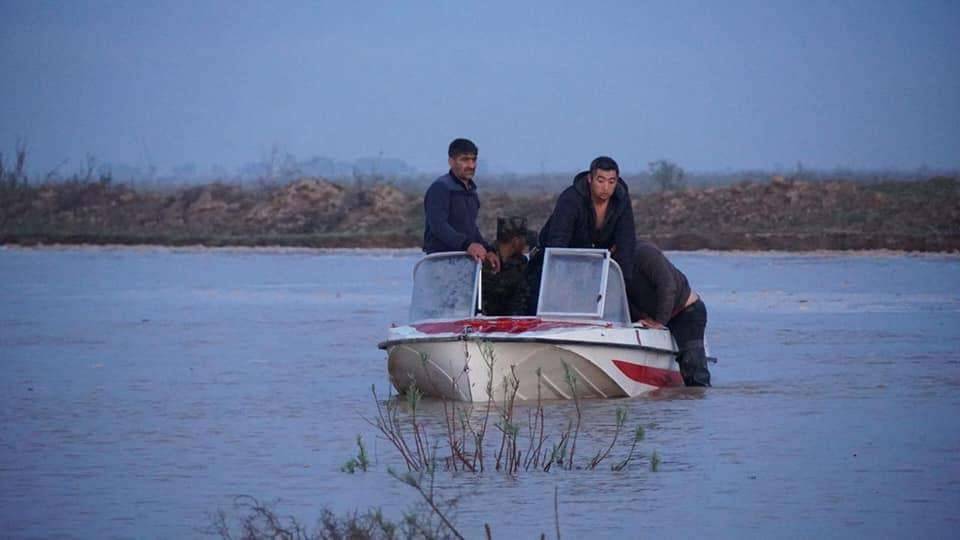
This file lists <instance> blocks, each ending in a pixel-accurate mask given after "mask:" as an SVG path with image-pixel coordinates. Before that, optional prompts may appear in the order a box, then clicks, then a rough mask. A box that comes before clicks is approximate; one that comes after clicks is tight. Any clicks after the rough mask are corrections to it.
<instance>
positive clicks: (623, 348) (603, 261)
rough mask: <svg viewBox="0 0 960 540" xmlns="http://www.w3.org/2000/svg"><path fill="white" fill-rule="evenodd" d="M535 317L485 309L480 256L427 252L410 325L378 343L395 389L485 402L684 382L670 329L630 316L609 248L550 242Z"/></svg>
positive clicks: (634, 390)
mask: <svg viewBox="0 0 960 540" xmlns="http://www.w3.org/2000/svg"><path fill="white" fill-rule="evenodd" d="M538 294H539V296H538V307H537V313H536V315H535V316H510V317H502V316H487V315H484V314H483V311H482V307H483V302H482V299H483V273H482V272H481V265H480V263H478V262H476V261H475V260H474V259H472V258H470V257H469V256H467V255H466V254H465V253H464V252H443V253H433V254H429V255H426V256H424V257H423V258H422V259H421V260H420V261H418V262H417V263H416V265H415V266H414V270H413V295H412V298H411V302H410V311H409V316H408V319H409V321H408V322H407V324H403V325H396V324H395V325H392V327H391V328H390V329H389V331H388V335H387V339H386V340H385V341H383V342H381V343H379V345H378V346H379V348H380V349H383V350H385V351H386V353H387V371H388V372H389V376H390V381H391V384H392V385H393V387H394V388H396V389H397V391H398V392H400V393H405V392H407V391H409V390H410V389H411V388H413V387H415V388H416V389H417V390H418V391H419V392H421V393H422V394H423V395H426V396H432V397H436V398H441V399H447V400H453V401H464V402H485V401H488V400H491V399H492V400H496V401H501V400H503V399H505V398H512V399H520V400H535V399H543V400H550V399H575V398H576V399H580V398H584V399H589V398H623V397H634V396H638V395H641V394H645V393H647V392H651V391H653V390H657V389H659V388H664V387H670V386H682V385H683V379H682V377H681V375H680V371H679V367H678V365H677V362H676V356H677V347H676V343H675V341H674V339H673V337H672V336H671V335H670V332H669V330H665V329H655V328H648V327H645V326H643V325H642V324H640V323H637V324H634V323H632V322H631V321H630V310H629V304H628V303H627V294H626V287H625V285H624V279H623V272H622V270H621V269H620V267H619V265H618V264H617V262H616V261H614V260H613V259H612V258H611V256H610V252H609V251H607V250H605V249H568V248H547V249H546V250H545V252H544V260H543V274H542V276H541V286H540V290H539V292H538Z"/></svg>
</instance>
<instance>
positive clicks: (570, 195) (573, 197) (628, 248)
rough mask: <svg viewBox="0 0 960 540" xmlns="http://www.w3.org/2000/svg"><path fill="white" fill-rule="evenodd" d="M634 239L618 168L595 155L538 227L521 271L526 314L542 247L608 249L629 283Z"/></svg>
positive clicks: (630, 211)
mask: <svg viewBox="0 0 960 540" xmlns="http://www.w3.org/2000/svg"><path fill="white" fill-rule="evenodd" d="M636 241H637V236H636V231H635V230H634V225H633V206H632V205H631V203H630V192H629V190H628V189H627V184H626V182H624V181H623V179H622V178H620V167H619V166H617V162H616V161H614V160H613V159H612V158H609V157H607V156H600V157H598V158H597V159H594V160H593V162H591V163H590V169H589V170H587V171H583V172H581V173H579V174H578V175H577V176H576V177H574V179H573V185H572V186H570V187H568V188H567V189H565V190H564V191H563V193H561V194H560V197H559V198H558V199H557V204H556V206H555V207H554V209H553V213H552V214H550V218H549V219H547V222H546V223H545V224H544V225H543V228H542V229H540V235H539V237H538V241H537V243H538V247H539V250H537V252H536V254H535V255H534V256H533V257H532V258H531V260H530V264H529V266H528V267H527V272H528V273H527V278H528V282H529V283H530V300H531V301H530V308H529V313H530V314H531V315H533V314H535V313H536V311H537V305H536V304H537V299H538V295H539V292H540V274H541V271H542V269H543V250H544V249H545V248H548V247H563V248H603V249H608V250H610V252H611V253H612V254H613V260H615V261H617V263H618V264H619V265H620V268H621V269H622V270H623V277H624V279H625V280H629V279H630V277H631V275H632V271H631V268H632V265H633V250H634V245H636Z"/></svg>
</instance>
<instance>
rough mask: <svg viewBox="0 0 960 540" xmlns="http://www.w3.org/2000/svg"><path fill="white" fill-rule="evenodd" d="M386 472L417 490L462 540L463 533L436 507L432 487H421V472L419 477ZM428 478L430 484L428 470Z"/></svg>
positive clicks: (410, 474) (431, 477)
mask: <svg viewBox="0 0 960 540" xmlns="http://www.w3.org/2000/svg"><path fill="white" fill-rule="evenodd" d="M387 472H389V473H390V474H391V475H392V476H393V477H394V478H396V479H398V480H400V481H401V482H403V483H405V484H407V485H408V486H410V487H412V488H414V489H415V490H417V493H419V494H420V496H421V497H423V500H424V501H425V502H426V503H427V505H429V506H430V509H431V510H433V512H434V513H435V514H436V515H437V516H438V517H439V518H440V520H441V521H443V524H444V525H446V526H447V528H448V529H450V532H451V533H453V535H454V536H456V537H457V538H459V539H460V540H463V535H462V534H460V531H458V530H457V528H456V527H454V526H453V523H451V522H450V520H449V519H447V516H446V515H445V514H444V513H443V511H442V510H440V508H439V507H437V503H436V501H434V499H433V493H432V487H431V492H430V493H427V492H426V491H425V490H424V489H423V485H422V484H421V479H422V477H423V475H422V474H420V478H415V477H414V476H413V473H412V472H408V473H407V474H406V475H404V476H403V477H401V476H399V475H397V474H396V473H395V472H393V471H392V470H389V469H388V470H387ZM430 479H431V485H432V483H433V472H432V471H431V472H430Z"/></svg>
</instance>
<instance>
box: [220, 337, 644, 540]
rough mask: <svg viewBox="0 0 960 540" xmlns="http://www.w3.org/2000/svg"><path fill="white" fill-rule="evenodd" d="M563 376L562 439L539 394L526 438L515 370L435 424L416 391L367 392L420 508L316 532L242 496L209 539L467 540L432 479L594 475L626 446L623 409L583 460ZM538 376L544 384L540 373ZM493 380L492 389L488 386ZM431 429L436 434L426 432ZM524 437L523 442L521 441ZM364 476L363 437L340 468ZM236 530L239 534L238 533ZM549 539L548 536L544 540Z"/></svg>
mask: <svg viewBox="0 0 960 540" xmlns="http://www.w3.org/2000/svg"><path fill="white" fill-rule="evenodd" d="M480 351H481V354H482V355H483V360H484V364H485V365H486V367H487V369H488V370H490V371H491V373H492V371H493V367H494V364H495V362H496V357H495V355H494V352H493V347H492V346H490V344H488V343H482V344H481V347H480ZM421 359H422V361H423V362H426V361H427V358H426V357H421ZM564 367H565V377H564V378H565V382H566V384H567V386H568V387H569V389H570V392H571V395H572V396H573V403H574V415H573V418H569V419H567V422H566V424H565V426H564V427H562V428H561V430H560V433H559V434H557V435H553V434H551V433H550V431H549V430H548V429H547V428H546V427H545V424H546V422H545V418H546V415H545V413H544V404H543V401H542V400H541V398H540V392H539V391H538V396H537V400H536V404H535V406H534V408H533V409H532V410H531V411H528V414H527V418H526V424H527V425H526V429H521V427H520V424H521V422H522V419H518V418H517V399H516V397H517V390H518V389H519V387H520V384H519V383H520V381H519V379H518V378H517V375H516V371H514V370H513V369H512V367H511V370H510V374H509V375H508V376H506V377H504V378H503V380H502V381H501V384H502V385H503V389H504V390H505V392H504V393H503V395H504V397H503V399H502V400H499V401H497V400H494V399H493V395H494V391H493V390H494V389H493V387H492V384H493V383H492V382H490V383H489V384H488V386H487V389H486V391H487V401H486V402H485V404H484V405H483V406H482V407H480V408H478V407H477V406H475V405H474V404H468V403H458V402H453V401H448V400H445V399H441V400H438V401H439V402H440V405H441V406H442V414H443V420H442V422H436V421H435V420H436V418H434V417H431V416H430V415H427V416H426V417H425V416H424V415H422V414H421V412H422V407H423V404H424V403H425V398H424V395H423V392H422V391H421V390H420V389H419V388H417V387H416V386H415V385H412V384H411V385H409V386H408V387H407V388H406V390H405V392H404V393H403V395H401V396H394V395H388V396H387V397H386V399H381V398H380V397H379V396H378V395H377V391H376V386H371V394H372V396H373V399H374V403H375V406H376V411H377V415H376V417H375V418H374V419H372V420H371V419H368V422H369V423H370V424H371V425H372V426H374V427H375V428H376V429H377V432H378V433H379V435H380V436H382V437H383V438H384V439H386V440H387V441H388V442H389V443H390V447H392V448H393V449H394V450H395V451H396V454H397V455H398V456H399V458H400V460H401V461H402V462H403V465H404V466H405V467H406V471H403V472H398V471H396V470H394V469H393V468H391V467H389V466H388V467H387V473H388V474H389V475H390V476H391V477H392V478H394V479H396V480H397V481H399V482H400V483H402V484H403V485H406V486H408V487H409V488H410V489H412V490H413V491H415V492H416V493H417V494H418V495H419V504H418V505H416V506H415V507H413V508H412V509H411V510H408V511H407V512H406V513H405V514H404V515H403V517H402V519H400V520H398V521H391V520H389V519H387V518H385V517H384V515H383V512H382V510H380V509H379V508H376V509H371V510H367V511H366V512H362V513H361V512H356V511H354V512H349V513H347V514H344V515H339V516H338V515H335V514H333V513H332V512H331V511H329V510H326V509H325V510H323V511H322V513H321V516H320V518H319V519H318V521H317V525H316V527H315V528H314V529H312V530H311V529H309V528H308V527H306V526H305V525H304V524H302V523H300V522H298V521H297V520H296V518H294V517H292V516H289V517H282V516H279V515H278V514H277V513H276V511H275V510H274V509H273V508H271V507H270V506H269V505H266V504H263V503H261V502H260V501H259V500H257V499H255V498H253V497H249V496H241V497H237V498H236V499H235V500H234V508H233V511H234V512H235V513H237V514H239V516H234V517H233V518H231V516H230V515H229V514H228V513H227V512H225V511H223V510H220V511H218V512H217V513H216V514H215V516H214V517H213V525H212V526H211V528H210V531H209V532H211V533H213V534H216V535H219V536H220V537H221V538H223V539H233V538H235V537H237V538H243V539H245V540H254V539H264V538H282V539H290V540H315V539H316V540H319V539H324V540H325V539H346V538H351V539H366V538H384V539H394V538H461V539H462V538H464V535H463V534H462V533H461V531H460V530H458V528H457V525H456V523H455V521H454V519H453V517H452V516H453V513H454V511H455V509H456V506H457V503H458V499H457V498H456V497H444V496H443V495H442V493H441V492H440V490H439V489H437V488H436V486H435V479H436V475H437V474H438V473H440V472H446V473H454V472H461V473H463V472H466V473H472V474H483V473H485V472H496V473H498V474H507V475H510V476H512V477H517V476H519V475H520V474H521V473H523V472H525V471H541V472H550V471H552V470H567V471H569V470H574V469H576V470H597V469H599V468H601V467H600V465H601V464H602V463H604V462H605V461H606V460H607V459H608V458H611V456H612V455H613V454H614V453H615V449H616V446H617V442H618V441H620V440H621V435H622V433H623V430H624V427H625V425H626V423H627V411H626V408H624V407H617V408H616V412H615V421H614V430H613V434H612V436H611V437H610V442H609V443H606V444H600V445H599V447H598V449H597V450H596V451H595V452H593V453H592V454H588V456H591V457H589V458H578V457H577V442H578V439H579V438H580V435H581V433H582V430H583V429H585V428H586V427H587V426H585V425H584V424H583V413H582V409H581V402H580V397H579V393H578V387H579V384H580V383H579V380H578V378H577V376H576V375H575V374H574V372H573V371H572V370H571V369H569V368H568V367H567V366H566V365H565V366H564ZM537 377H538V379H539V378H540V377H541V373H540V372H539V371H538V372H537ZM490 380H491V381H492V378H490ZM452 384H457V382H456V381H454V382H453V383H452ZM538 388H539V384H538ZM431 421H433V422H431ZM428 424H429V425H430V426H431V427H428ZM438 424H439V426H440V428H439V429H440V432H439V433H437V434H431V432H430V429H431V428H432V427H436V426H437V425H438ZM491 427H492V428H493V429H495V430H496V432H497V435H498V436H494V437H488V434H487V430H488V429H489V428H491ZM524 433H525V435H522V434H524ZM645 434H646V432H645V430H644V428H643V426H641V425H637V426H636V428H635V429H634V430H633V431H632V435H633V436H632V437H631V440H630V442H629V449H628V451H627V452H626V455H625V456H624V457H623V458H622V459H620V460H619V461H615V462H613V463H611V464H610V465H609V470H610V471H612V472H619V471H624V470H625V469H627V468H628V466H629V465H630V463H632V462H634V461H636V458H637V457H639V456H640V453H639V452H638V449H637V447H638V444H639V443H641V442H643V440H644V438H645ZM524 439H525V440H524ZM661 463H662V460H661V457H660V455H659V454H658V453H657V452H656V451H653V453H652V454H651V455H650V457H649V470H650V472H658V471H659V470H660V465H661ZM368 470H370V462H369V458H368V457H367V452H366V448H365V446H364V443H363V439H362V437H360V436H358V437H357V456H356V457H353V458H350V459H349V460H348V461H347V462H346V464H344V465H343V467H341V471H343V472H345V473H350V474H354V473H358V472H366V471H368ZM559 504H560V503H559V489H558V488H555V489H554V508H553V510H554V516H553V518H554V523H553V526H554V528H555V531H556V537H557V538H558V539H559V538H560V517H559V516H560V515H559V512H560V510H559ZM231 523H233V526H231ZM237 530H238V531H239V532H236V531H237ZM484 531H485V534H486V537H487V538H492V537H493V527H492V526H491V525H490V523H489V522H488V523H486V524H485V525H484ZM545 537H546V535H545V534H543V535H542V536H541V538H545Z"/></svg>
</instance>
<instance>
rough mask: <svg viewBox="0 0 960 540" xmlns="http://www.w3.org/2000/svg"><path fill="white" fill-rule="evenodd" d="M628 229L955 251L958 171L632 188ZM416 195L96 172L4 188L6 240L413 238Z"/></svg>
mask: <svg viewBox="0 0 960 540" xmlns="http://www.w3.org/2000/svg"><path fill="white" fill-rule="evenodd" d="M555 197H556V194H544V195H532V196H522V197H520V196H511V195H510V194H509V193H503V192H499V193H494V192H488V191H484V190H483V186H482V184H481V200H482V202H483V206H482V208H481V216H480V225H481V228H482V229H483V231H484V233H485V234H487V235H488V238H491V239H492V237H493V232H494V230H495V224H496V218H497V216H506V215H523V216H527V217H528V219H529V222H530V225H531V226H532V227H539V226H540V225H542V224H543V222H544V221H545V220H546V218H547V216H548V215H549V213H550V211H551V210H552V208H553V203H554V200H555ZM633 204H634V213H635V216H636V223H637V234H638V235H639V236H641V237H645V238H649V239H651V240H654V241H655V242H657V243H658V244H660V245H661V247H663V248H665V249H704V248H707V249H760V250H763V249H778V250H811V249H839V250H842V249H896V250H910V251H960V188H958V182H957V179H955V178H943V177H940V178H933V179H930V180H928V181H925V182H887V183H872V184H861V183H854V182H794V181H789V180H783V179H774V181H772V182H769V183H742V184H737V185H733V186H727V187H722V188H707V189H688V190H683V191H669V192H662V193H654V194H639V193H634V195H633ZM422 234H423V210H422V193H419V192H416V193H413V192H409V191H405V190H402V189H399V188H397V187H395V186H393V185H390V184H378V185H374V186H368V187H366V188H363V189H359V188H357V187H354V186H343V185H339V184H335V183H332V182H329V181H326V180H324V179H320V178H302V179H300V180H297V181H295V182H292V183H290V184H287V185H284V186H275V187H269V188H268V187H258V188H250V187H240V186H237V185H232V184H220V183H214V184H209V185H203V186H195V187H189V188H183V189H179V190H171V191H162V192H160V191H150V190H143V189H132V188H130V187H128V186H125V185H114V184H110V183H100V182H89V183H86V182H66V183H58V184H48V185H41V186H31V185H23V184H19V185H10V184H6V185H3V186H2V187H0V242H2V243H6V244H28V245H29V244H38V243H91V244H165V245H188V244H205V245H211V246H223V245H238V246H256V245H278V246H313V247H415V246H419V245H420V242H421V239H422Z"/></svg>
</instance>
